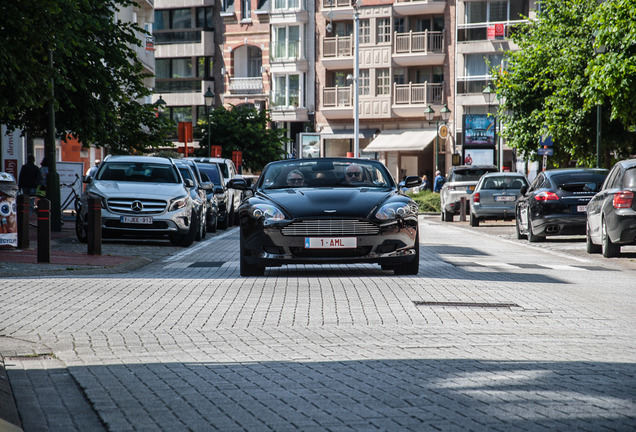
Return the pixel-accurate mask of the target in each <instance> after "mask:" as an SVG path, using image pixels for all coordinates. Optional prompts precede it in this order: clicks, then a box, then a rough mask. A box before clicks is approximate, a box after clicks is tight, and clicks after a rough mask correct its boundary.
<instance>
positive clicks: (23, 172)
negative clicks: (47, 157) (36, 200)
mask: <svg viewBox="0 0 636 432" xmlns="http://www.w3.org/2000/svg"><path fill="white" fill-rule="evenodd" d="M41 178H42V177H41V175H40V169H39V168H38V167H37V165H36V164H35V157H34V156H33V155H32V154H30V155H28V156H27V162H26V163H25V164H24V165H22V168H21V169H20V175H19V176H18V187H19V188H20V189H21V190H22V193H23V194H25V195H28V196H34V195H35V192H36V189H37V187H38V186H39V185H40V180H41Z"/></svg>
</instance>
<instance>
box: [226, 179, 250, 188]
mask: <svg viewBox="0 0 636 432" xmlns="http://www.w3.org/2000/svg"><path fill="white" fill-rule="evenodd" d="M227 187H228V188H230V189H238V190H246V189H248V186H247V182H246V181H245V179H244V178H233V179H231V180H230V181H228V182H227Z"/></svg>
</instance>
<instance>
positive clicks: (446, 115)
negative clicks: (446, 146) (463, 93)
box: [424, 104, 451, 171]
mask: <svg viewBox="0 0 636 432" xmlns="http://www.w3.org/2000/svg"><path fill="white" fill-rule="evenodd" d="M439 114H440V117H441V118H442V120H441V121H439V120H437V121H436V122H435V148H434V149H433V153H434V155H435V169H434V171H437V170H438V169H439V168H438V167H437V156H438V152H437V149H438V148H439V146H438V141H437V140H438V138H439V136H440V127H439V126H440V124H441V125H444V126H446V122H448V119H450V116H451V110H449V109H448V106H446V104H444V106H443V107H442V109H441V110H440V111H439ZM424 116H425V117H426V120H428V121H429V122H430V121H433V118H434V117H435V110H434V109H433V108H431V106H430V105H429V106H427V107H426V109H425V110H424ZM446 133H447V132H445V133H444V135H446ZM445 137H446V136H444V138H445Z"/></svg>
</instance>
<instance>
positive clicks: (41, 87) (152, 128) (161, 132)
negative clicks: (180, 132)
mask: <svg viewBox="0 0 636 432" xmlns="http://www.w3.org/2000/svg"><path fill="white" fill-rule="evenodd" d="M133 4H135V3H134V2H133V1H131V0H57V1H55V2H50V1H49V2H42V1H40V0H21V1H19V2H13V1H6V2H0V15H1V16H2V25H1V26H0V40H2V47H1V48H0V123H4V124H7V125H8V126H9V128H23V129H26V130H28V131H29V132H30V133H32V134H34V135H43V134H44V132H45V130H46V127H47V121H48V118H47V112H48V104H49V102H50V101H51V90H52V89H51V83H53V84H54V86H53V90H54V99H53V101H54V104H55V120H56V128H57V130H58V131H71V133H72V134H74V135H75V136H76V137H77V138H78V139H79V140H80V141H81V142H83V143H84V144H94V145H97V146H108V147H109V148H110V150H111V152H113V153H124V152H143V151H145V150H146V149H147V148H148V147H157V146H162V145H163V144H164V141H165V136H166V133H167V131H168V128H170V127H172V126H173V125H172V124H171V122H170V120H169V119H166V118H162V117H157V116H156V115H155V114H156V113H155V107H154V106H153V105H149V104H141V103H139V102H137V101H138V100H141V99H143V98H144V97H146V96H148V95H150V90H149V89H148V88H146V87H145V86H144V78H146V77H147V76H148V75H144V74H143V73H142V71H143V67H142V65H141V63H140V62H139V61H138V59H137V56H136V53H135V50H134V46H140V45H141V41H140V40H139V39H138V38H139V37H140V36H141V35H143V33H144V30H143V29H141V28H139V27H138V26H137V25H136V24H134V23H122V22H120V21H115V20H114V13H113V11H115V10H117V9H119V8H120V7H124V6H129V5H133ZM25 35H27V37H25ZM51 52H52V57H53V64H51V61H50V57H49V55H50V53H51Z"/></svg>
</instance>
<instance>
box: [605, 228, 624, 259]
mask: <svg viewBox="0 0 636 432" xmlns="http://www.w3.org/2000/svg"><path fill="white" fill-rule="evenodd" d="M602 230H603V231H602V233H603V256H604V257H605V258H614V257H617V256H619V255H620V253H621V247H620V246H619V245H617V244H616V243H614V242H612V239H611V238H610V236H609V234H608V233H607V222H605V219H603V223H602Z"/></svg>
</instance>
